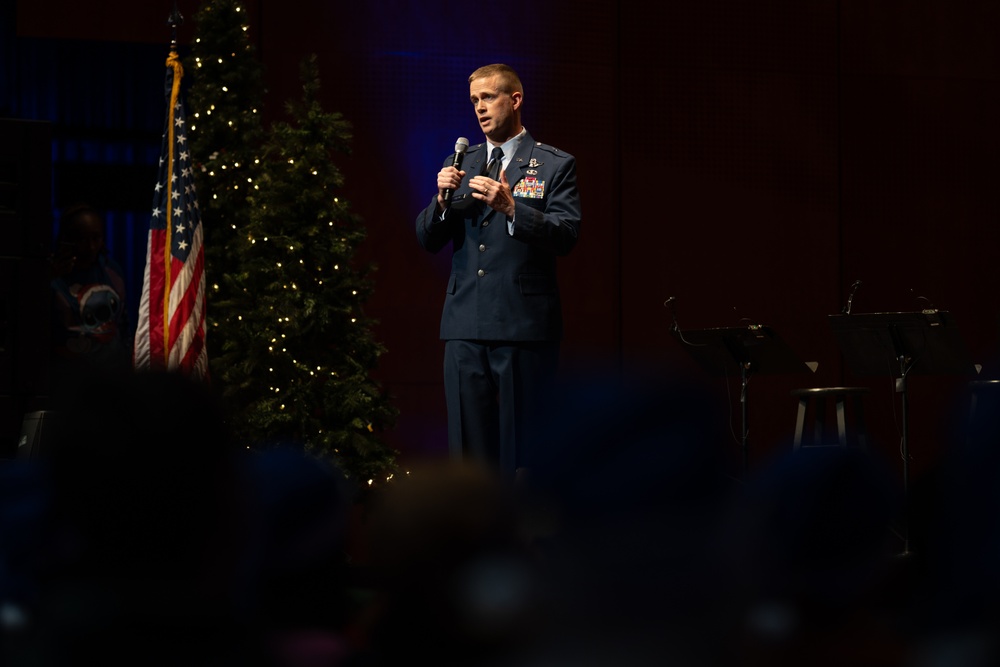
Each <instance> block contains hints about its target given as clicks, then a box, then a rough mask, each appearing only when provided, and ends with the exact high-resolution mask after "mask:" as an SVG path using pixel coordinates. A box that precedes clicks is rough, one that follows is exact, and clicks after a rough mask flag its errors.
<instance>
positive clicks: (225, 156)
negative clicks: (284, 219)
mask: <svg viewBox="0 0 1000 667" xmlns="http://www.w3.org/2000/svg"><path fill="white" fill-rule="evenodd" d="M248 19H249V17H248V16H247V12H246V10H245V9H244V7H243V6H242V4H241V3H240V2H238V1H237V0H205V1H204V2H202V3H201V5H200V6H199V8H198V12H197V13H196V14H195V23H196V34H195V39H194V43H193V44H192V46H191V54H190V55H189V56H188V58H187V59H186V61H185V65H184V70H185V72H186V73H187V74H188V77H187V78H188V79H189V80H190V81H191V87H190V91H189V93H188V96H187V100H188V105H187V108H188V109H189V110H190V111H191V113H190V115H189V122H190V125H191V127H190V131H189V137H190V145H191V155H192V156H193V159H194V163H195V164H196V165H197V166H196V169H195V171H194V178H195V185H196V187H197V190H198V204H199V208H200V209H201V217H202V220H203V222H204V226H205V267H206V275H207V276H208V283H209V301H210V304H209V308H208V313H207V319H208V323H209V328H208V335H207V344H208V358H209V364H210V367H211V368H212V374H213V375H217V374H218V366H219V363H218V359H219V353H220V352H221V343H222V341H224V340H226V339H227V338H228V337H229V332H230V330H231V329H232V327H233V326H236V325H237V324H238V320H237V319H235V315H238V314H234V313H233V312H232V311H230V310H227V309H220V308H216V307H214V304H216V303H220V302H226V301H229V300H231V299H232V296H233V290H238V289H239V286H238V285H234V284H233V281H232V280H231V279H229V277H230V276H232V275H233V274H234V273H235V272H236V268H237V267H236V265H235V259H236V257H235V254H234V252H233V245H234V243H236V241H237V239H239V238H242V237H243V236H244V233H243V230H242V228H243V227H244V225H245V224H246V222H247V217H248V211H249V204H248V203H247V194H248V193H249V191H250V188H251V187H252V186H253V183H254V181H255V179H256V175H257V172H258V166H259V161H258V157H259V155H260V150H261V145H262V143H263V140H264V128H263V120H262V106H263V101H264V92H265V91H264V78H263V67H262V65H261V63H260V61H259V60H258V58H257V54H256V49H255V48H254V45H253V41H252V40H251V35H250V33H249V25H248Z"/></svg>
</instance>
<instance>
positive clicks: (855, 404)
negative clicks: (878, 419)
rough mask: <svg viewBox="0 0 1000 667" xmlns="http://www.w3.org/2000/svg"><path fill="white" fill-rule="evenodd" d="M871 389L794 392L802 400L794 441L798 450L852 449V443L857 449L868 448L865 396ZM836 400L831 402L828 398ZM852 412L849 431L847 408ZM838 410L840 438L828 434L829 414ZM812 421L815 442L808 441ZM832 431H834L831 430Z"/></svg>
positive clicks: (830, 388)
mask: <svg viewBox="0 0 1000 667" xmlns="http://www.w3.org/2000/svg"><path fill="white" fill-rule="evenodd" d="M870 391H871V390H870V389H869V388H868V387H817V388H813V389H793V390H792V396H796V397H798V399H799V411H798V415H797V416H796V418H795V437H794V439H793V441H792V446H793V449H795V450H796V451H797V450H799V449H802V448H803V447H831V446H835V447H848V446H850V445H851V444H852V443H851V440H853V444H854V446H856V447H859V448H861V449H867V448H868V432H867V430H866V429H865V413H864V403H863V400H862V399H863V397H864V395H865V394H867V393H869V392H870ZM828 398H829V399H832V403H828V402H827V399H828ZM848 404H850V405H851V409H852V415H853V419H852V422H853V423H852V426H853V429H851V430H850V431H849V430H848V428H847V422H848V418H847V406H848ZM831 405H832V406H833V407H834V409H835V410H834V411H835V413H836V417H837V433H836V439H835V440H834V439H833V437H832V436H833V433H832V432H831V433H828V432H827V425H826V424H827V422H826V418H827V411H828V410H829V408H830V406H831ZM808 418H811V419H812V426H813V427H812V434H811V439H807V438H805V431H806V420H807V419H808ZM831 431H832V429H831Z"/></svg>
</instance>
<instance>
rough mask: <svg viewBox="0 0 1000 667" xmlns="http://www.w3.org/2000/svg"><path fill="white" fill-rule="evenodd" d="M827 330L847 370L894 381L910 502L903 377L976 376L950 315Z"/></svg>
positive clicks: (849, 320) (900, 317)
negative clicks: (841, 353) (833, 339)
mask: <svg viewBox="0 0 1000 667" xmlns="http://www.w3.org/2000/svg"><path fill="white" fill-rule="evenodd" d="M829 317H830V325H831V326H832V327H833V332H834V334H836V336H837V340H838V341H839V342H840V349H841V351H842V352H843V355H844V358H845V359H846V360H847V365H848V366H849V367H850V368H851V370H852V372H854V373H855V374H856V375H889V376H890V377H895V378H896V393H898V394H900V396H901V400H902V412H903V415H902V416H903V435H902V444H901V449H902V451H901V456H902V458H903V499H904V503H908V493H909V478H910V453H909V427H908V422H909V401H908V398H907V378H908V377H909V375H910V373H916V374H918V375H964V374H966V373H968V374H973V375H974V374H975V373H976V372H977V371H976V366H975V365H974V364H973V363H972V360H971V357H970V356H969V352H968V350H967V349H966V347H965V342H964V341H963V340H962V337H961V335H960V334H959V332H958V327H957V326H956V325H955V322H954V320H953V319H952V317H951V314H950V313H949V312H948V311H944V310H934V309H929V310H922V311H917V312H903V313H855V314H838V315H830V316H829ZM907 512H908V510H907V509H906V508H905V507H904V510H903V517H904V520H903V553H902V554H900V555H903V556H906V555H908V554H909V553H910V536H909V521H908V519H907V516H906V513H907Z"/></svg>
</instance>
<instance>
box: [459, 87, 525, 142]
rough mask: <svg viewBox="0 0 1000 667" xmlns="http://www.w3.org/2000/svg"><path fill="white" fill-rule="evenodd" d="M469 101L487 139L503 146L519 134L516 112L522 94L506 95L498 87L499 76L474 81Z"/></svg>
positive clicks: (470, 89) (470, 88)
mask: <svg viewBox="0 0 1000 667" xmlns="http://www.w3.org/2000/svg"><path fill="white" fill-rule="evenodd" d="M469 99H470V100H471V101H472V106H473V107H474V108H475V110H476V117H477V118H478V119H479V127H480V128H482V130H483V134H485V135H486V138H487V139H490V140H491V141H493V143H496V144H502V143H503V142H505V141H507V140H508V139H510V138H511V137H512V136H514V135H515V134H517V132H518V127H517V117H516V116H515V114H514V112H515V111H516V110H517V109H518V108H519V107H520V106H521V93H518V92H513V93H510V94H508V93H504V92H501V91H500V88H499V87H498V85H497V76H496V75H493V76H490V77H485V78H482V79H474V80H473V81H472V82H471V83H470V84H469Z"/></svg>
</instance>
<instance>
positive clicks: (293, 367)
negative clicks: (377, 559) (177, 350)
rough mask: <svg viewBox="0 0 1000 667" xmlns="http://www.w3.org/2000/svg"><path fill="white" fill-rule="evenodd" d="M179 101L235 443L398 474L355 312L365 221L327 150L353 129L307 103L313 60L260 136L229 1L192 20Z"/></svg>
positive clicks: (245, 49)
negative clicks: (194, 170) (288, 449)
mask: <svg viewBox="0 0 1000 667" xmlns="http://www.w3.org/2000/svg"><path fill="white" fill-rule="evenodd" d="M196 19H197V21H198V24H197V29H196V42H195V44H194V46H193V50H192V59H193V61H194V64H195V66H194V73H195V83H194V84H193V86H192V89H191V93H190V96H189V103H188V106H189V108H190V109H191V110H192V112H193V113H194V114H195V115H196V116H195V120H194V122H193V123H192V124H193V125H194V127H193V128H192V132H191V133H192V152H194V153H195V155H196V161H198V162H201V164H202V168H201V170H200V171H199V174H198V177H199V181H198V194H199V201H200V202H201V209H202V220H203V221H204V225H205V228H206V269H207V271H208V276H209V285H210V289H209V302H208V318H209V322H210V325H211V326H210V330H209V354H210V364H211V370H212V381H213V382H215V383H216V384H217V385H219V387H220V392H221V394H222V396H223V402H224V406H225V408H226V411H227V415H228V419H229V422H230V424H231V428H232V431H233V433H234V435H235V436H236V437H237V438H238V439H239V441H241V442H243V443H245V444H246V445H247V446H248V447H251V448H261V447H269V446H274V445H285V444H291V445H295V446H303V447H305V448H306V449H307V450H308V451H310V452H312V453H314V454H315V455H317V456H320V457H323V458H329V459H331V460H333V461H334V462H335V463H336V464H337V465H338V466H339V468H340V469H341V470H342V471H344V472H345V474H347V475H348V476H349V477H351V478H352V479H353V480H355V481H356V482H357V483H358V484H367V483H369V482H374V483H379V482H381V481H383V480H385V479H387V478H388V477H390V476H391V474H392V472H393V471H394V469H395V460H396V452H395V451H394V450H393V449H392V448H390V447H389V446H388V445H386V444H385V443H384V441H383V440H382V433H383V432H384V430H385V429H387V428H391V427H392V426H393V425H394V424H395V419H396V415H397V411H396V409H395V408H394V407H393V405H392V404H391V402H390V400H389V398H388V396H386V395H385V394H384V392H383V391H382V389H381V388H380V386H379V385H378V384H377V383H376V382H375V381H374V380H373V378H372V376H371V372H372V371H373V370H374V369H375V368H376V367H377V364H378V359H379V356H380V355H381V354H382V353H383V352H384V351H385V350H384V348H383V347H382V345H381V344H380V343H379V342H377V341H376V340H375V339H374V337H373V334H372V327H373V325H374V324H375V322H374V321H373V320H371V319H369V318H368V317H367V316H366V315H365V313H364V308H363V306H364V304H365V302H366V301H367V299H368V298H369V297H370V296H371V293H372V289H373V283H372V281H371V278H370V276H371V272H372V271H374V270H375V267H374V266H373V265H370V264H368V265H362V264H360V263H359V262H358V261H357V259H356V257H355V255H356V252H357V250H358V247H359V245H360V244H361V243H362V242H363V241H364V240H365V234H366V233H365V226H364V223H363V221H362V220H361V219H360V218H359V217H358V216H357V215H356V214H354V213H353V212H352V211H351V209H350V206H349V205H348V203H347V202H346V201H345V200H344V199H343V197H342V196H341V188H342V186H343V177H342V174H341V172H340V171H339V169H338V168H337V166H336V165H335V162H334V159H333V158H334V157H335V154H339V155H345V156H346V155H349V152H350V140H351V128H350V124H349V123H348V122H347V121H346V120H345V119H344V118H343V116H342V115H341V114H339V113H335V112H329V111H326V110H324V109H323V108H322V105H321V104H320V102H319V100H318V93H319V88H320V78H319V70H318V66H317V63H316V59H315V57H311V58H308V59H306V60H305V61H304V62H303V65H302V69H301V76H302V84H303V88H302V90H303V97H302V99H301V100H298V101H293V102H289V103H288V104H287V105H286V110H287V120H284V121H281V122H276V123H274V124H273V125H272V126H271V127H270V128H267V129H264V128H262V123H261V120H260V113H259V112H260V108H261V100H262V98H263V94H264V91H263V87H262V85H261V80H262V78H261V69H260V66H259V64H258V63H257V61H256V59H255V57H254V54H253V49H252V47H251V46H250V42H249V40H248V37H247V35H246V28H245V19H246V17H245V16H243V12H242V10H241V9H240V7H239V3H237V2H234V1H233V0H208V1H207V2H204V3H202V6H201V9H200V10H199V12H198V15H197V16H196Z"/></svg>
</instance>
